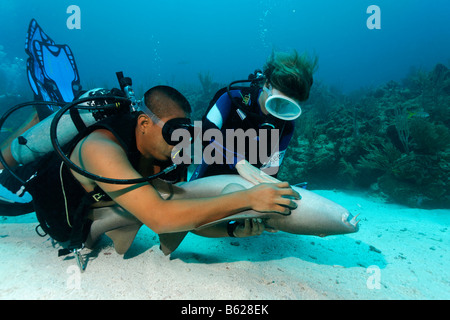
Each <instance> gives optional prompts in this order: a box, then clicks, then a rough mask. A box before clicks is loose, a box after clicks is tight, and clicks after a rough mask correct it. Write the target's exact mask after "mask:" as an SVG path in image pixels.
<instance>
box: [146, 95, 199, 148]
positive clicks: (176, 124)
mask: <svg viewBox="0 0 450 320" xmlns="http://www.w3.org/2000/svg"><path fill="white" fill-rule="evenodd" d="M140 109H141V110H142V111H143V112H144V113H145V114H146V115H148V116H149V117H150V119H151V120H152V121H153V123H155V124H157V125H158V126H160V127H161V128H162V136H163V138H164V140H165V141H166V142H167V144H168V145H170V146H175V145H177V144H178V143H179V142H180V141H184V139H183V138H184V137H186V138H187V137H189V141H190V142H191V143H193V142H194V137H195V135H194V125H193V124H192V122H191V119H189V118H174V119H170V120H168V121H163V120H161V119H160V118H159V117H158V116H157V115H155V114H154V113H153V112H152V111H150V109H149V108H148V107H147V106H146V105H145V102H144V101H141V103H140ZM178 129H183V130H186V131H184V132H183V131H182V132H176V131H177V130H178ZM188 134H189V136H188Z"/></svg>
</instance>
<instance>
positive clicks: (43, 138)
mask: <svg viewBox="0 0 450 320" xmlns="http://www.w3.org/2000/svg"><path fill="white" fill-rule="evenodd" d="M109 92H110V91H109V90H105V89H101V88H99V89H93V90H90V91H88V92H86V93H85V94H83V95H82V96H81V97H80V99H82V98H89V97H93V96H96V97H98V96H102V95H107V94H109ZM102 102H103V101H102V100H101V102H99V101H98V100H97V101H95V102H94V101H92V102H84V103H81V104H80V105H81V106H92V109H80V110H78V113H79V116H80V118H81V120H82V122H83V123H84V125H85V126H86V127H89V126H91V125H93V124H95V123H97V122H98V121H99V120H102V118H103V117H101V116H98V112H97V113H96V111H95V108H96V107H101V105H102ZM104 104H107V101H106V99H105V102H104ZM104 104H103V105H104ZM55 115H56V112H55V113H53V114H52V115H51V116H49V117H48V118H46V119H45V120H43V121H41V122H40V123H38V124H37V125H35V126H33V127H32V128H30V129H29V130H27V131H26V132H24V133H23V134H22V135H21V136H19V137H18V138H16V139H15V140H14V141H13V142H12V143H11V153H12V156H13V157H14V159H15V160H16V161H17V162H18V163H19V164H22V165H25V164H27V163H30V162H32V161H34V160H36V159H39V158H41V157H42V156H45V155H46V154H48V153H49V152H52V151H54V148H53V145H52V141H51V138H50V127H51V124H52V121H53V119H54V117H55ZM78 133H79V130H78V129H77V126H76V125H75V123H74V121H73V119H72V116H71V115H70V114H69V113H65V114H64V115H62V117H61V119H60V120H59V122H58V127H57V137H58V141H59V143H60V144H61V145H64V144H66V143H68V142H70V141H71V140H72V139H73V138H74V137H75V136H76V135H77V134H78Z"/></svg>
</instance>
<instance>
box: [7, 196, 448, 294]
mask: <svg viewBox="0 0 450 320" xmlns="http://www.w3.org/2000/svg"><path fill="white" fill-rule="evenodd" d="M316 192H317V193H319V194H320V195H322V196H325V197H327V198H329V199H331V200H333V201H335V202H337V203H339V204H341V205H343V206H344V207H346V208H347V209H348V210H349V211H350V212H351V213H352V214H353V215H355V214H358V213H361V216H360V217H361V218H362V221H361V223H360V231H359V232H358V233H354V234H349V235H340V236H330V237H326V238H319V237H312V236H298V235H291V234H287V233H283V232H278V233H276V234H269V233H264V234H263V235H262V236H259V237H253V238H246V239H232V238H222V239H208V238H202V237H199V236H196V235H192V234H189V235H188V236H187V237H186V239H185V240H184V241H183V243H182V244H181V246H180V247H179V248H178V249H177V250H176V251H175V252H174V253H173V254H172V255H171V256H170V257H166V256H164V255H163V253H162V252H161V251H160V250H159V239H158V236H157V235H156V234H155V233H153V232H152V231H151V230H150V229H148V228H145V227H143V228H141V230H140V231H139V233H138V235H137V237H136V239H135V241H134V242H133V245H132V246H131V248H130V250H129V251H128V252H127V253H126V255H125V256H120V255H118V254H117V253H116V252H115V250H114V248H113V245H112V242H111V241H110V239H109V238H107V237H104V238H103V239H102V240H101V241H100V243H99V245H98V248H96V249H95V250H93V251H90V250H87V249H85V250H83V254H84V257H85V258H87V259H88V260H89V262H88V265H87V269H86V271H85V272H84V273H82V274H81V273H80V272H79V268H78V266H77V264H76V260H75V259H74V257H73V256H66V257H58V254H57V253H58V250H57V249H58V245H57V244H56V245H55V244H54V243H53V242H52V241H51V239H49V238H48V237H46V238H41V237H39V236H38V235H37V234H36V232H35V228H36V226H37V224H38V223H37V220H36V217H35V215H34V214H30V215H25V216H21V217H0V259H1V263H0V299H58V300H59V299H168V300H169V299H176V300H181V299H183V300H184V299H188V300H206V299H208V300H210V299H213V300H216V299H225V300H236V299H246V300H247V299H249V300H266V299H270V300H292V299H294V300H297V299H314V300H316V299H319V300H320V299H450V268H449V265H450V255H449V249H450V239H449V230H448V229H449V226H450V210H420V209H411V208H407V207H403V206H399V205H395V204H387V203H384V202H382V201H380V200H377V199H373V198H370V197H368V196H367V195H365V194H362V193H346V192H337V191H316Z"/></svg>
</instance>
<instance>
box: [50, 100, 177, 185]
mask: <svg viewBox="0 0 450 320" xmlns="http://www.w3.org/2000/svg"><path fill="white" fill-rule="evenodd" d="M109 99H114V100H115V104H112V105H109V106H102V108H105V107H106V108H118V107H120V106H119V104H120V103H128V104H129V103H130V100H129V99H127V98H123V97H108V96H101V97H90V98H84V99H80V100H77V101H74V102H73V103H70V104H68V105H66V106H64V107H63V108H61V110H59V111H58V112H57V113H56V115H55V117H54V118H53V120H52V124H51V126H50V139H51V141H52V145H53V148H54V149H55V151H56V153H57V154H58V155H59V157H60V158H61V159H62V161H64V163H65V164H66V165H67V166H68V167H69V168H70V169H72V170H73V171H75V172H77V173H79V174H81V175H82V176H84V177H86V178H89V179H92V180H95V181H98V182H103V183H109V184H138V183H143V182H148V181H150V180H153V179H156V178H158V177H160V176H162V175H164V174H166V173H168V172H170V171H172V170H174V169H175V168H176V167H177V165H175V164H174V165H172V166H170V167H168V168H166V169H165V170H163V171H161V172H159V173H157V174H154V175H151V176H148V177H143V178H137V179H112V178H105V177H101V176H98V175H96V174H93V173H90V172H88V171H86V170H84V169H82V168H80V167H79V166H77V165H76V164H75V163H73V162H72V161H71V160H70V159H69V158H68V157H67V155H66V154H65V153H64V151H63V150H62V149H61V145H60V144H59V141H58V137H57V127H58V123H59V120H60V119H61V117H62V116H63V115H64V114H65V113H66V112H67V111H68V110H69V109H71V108H78V109H92V108H93V107H86V106H78V104H80V103H83V102H87V101H95V100H109Z"/></svg>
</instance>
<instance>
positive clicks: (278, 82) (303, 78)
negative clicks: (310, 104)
mask: <svg viewBox="0 0 450 320" xmlns="http://www.w3.org/2000/svg"><path fill="white" fill-rule="evenodd" d="M317 60H318V59H317V57H313V58H310V57H309V56H308V55H307V54H303V55H302V56H300V55H299V54H298V52H297V51H296V50H294V51H293V52H292V53H286V52H275V51H273V52H272V55H271V56H270V57H269V59H268V60H267V62H266V64H265V65H264V76H265V77H266V79H267V81H268V82H269V83H270V84H271V85H272V86H273V87H274V88H275V89H277V90H280V91H281V92H283V93H284V94H286V95H287V96H289V97H291V98H293V99H296V100H298V101H305V100H307V99H308V97H309V91H310V89H311V86H312V84H313V73H314V71H315V70H316V66H317Z"/></svg>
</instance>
